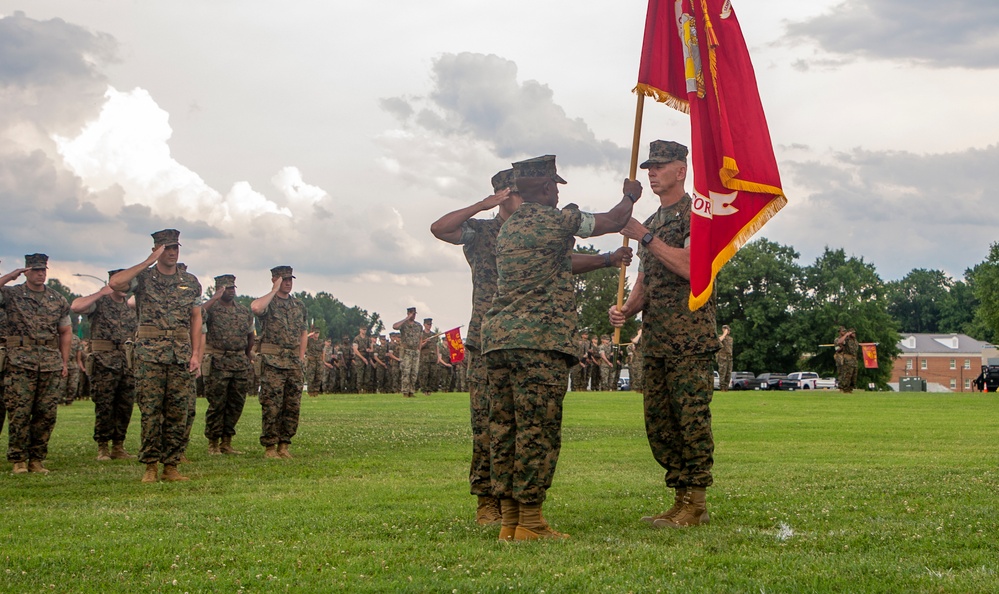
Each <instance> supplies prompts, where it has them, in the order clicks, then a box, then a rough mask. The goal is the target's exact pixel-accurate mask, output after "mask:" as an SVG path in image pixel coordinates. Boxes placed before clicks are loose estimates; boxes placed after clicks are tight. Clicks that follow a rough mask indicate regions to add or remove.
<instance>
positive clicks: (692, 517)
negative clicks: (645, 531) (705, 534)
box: [652, 487, 711, 528]
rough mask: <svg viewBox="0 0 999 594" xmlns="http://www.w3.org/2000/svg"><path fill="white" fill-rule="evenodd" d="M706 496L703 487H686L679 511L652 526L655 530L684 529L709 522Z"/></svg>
mask: <svg viewBox="0 0 999 594" xmlns="http://www.w3.org/2000/svg"><path fill="white" fill-rule="evenodd" d="M706 496H707V491H706V490H705V489H704V487H688V488H687V494H686V495H685V496H684V498H683V506H682V507H680V511H678V512H676V515H674V516H673V517H672V518H666V519H663V520H656V521H655V522H654V523H653V524H652V525H653V526H655V527H656V528H686V527H687V526H700V525H701V524H707V523H708V522H710V521H711V516H709V515H708V504H707V502H706V501H705V498H706Z"/></svg>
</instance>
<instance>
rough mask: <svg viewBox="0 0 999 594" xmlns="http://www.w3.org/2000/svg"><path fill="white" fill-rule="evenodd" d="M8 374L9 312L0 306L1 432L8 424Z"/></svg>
mask: <svg viewBox="0 0 999 594" xmlns="http://www.w3.org/2000/svg"><path fill="white" fill-rule="evenodd" d="M6 372H7V310H5V309H4V308H3V306H0V432H3V426H4V423H6V422H7V405H6V404H4V401H3V385H4V377H5V376H6Z"/></svg>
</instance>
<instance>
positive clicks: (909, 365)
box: [905, 359, 912, 371]
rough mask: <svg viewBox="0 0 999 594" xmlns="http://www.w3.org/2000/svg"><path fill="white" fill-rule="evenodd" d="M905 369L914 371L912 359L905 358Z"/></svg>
mask: <svg viewBox="0 0 999 594" xmlns="http://www.w3.org/2000/svg"><path fill="white" fill-rule="evenodd" d="M905 369H906V371H912V359H906V360H905Z"/></svg>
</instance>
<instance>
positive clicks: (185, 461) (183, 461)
mask: <svg viewBox="0 0 999 594" xmlns="http://www.w3.org/2000/svg"><path fill="white" fill-rule="evenodd" d="M190 463H191V461H190V460H188V459H187V454H186V453H181V455H180V460H177V464H190Z"/></svg>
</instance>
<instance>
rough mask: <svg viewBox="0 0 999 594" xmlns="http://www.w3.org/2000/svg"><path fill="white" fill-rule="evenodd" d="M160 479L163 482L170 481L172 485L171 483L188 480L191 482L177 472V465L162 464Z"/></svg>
mask: <svg viewBox="0 0 999 594" xmlns="http://www.w3.org/2000/svg"><path fill="white" fill-rule="evenodd" d="M162 478H163V480H165V481H170V482H172V483H173V482H178V481H189V480H191V479H189V478H187V477H186V476H184V475H182V474H180V472H178V471H177V465H176V464H164V465H163V477H162Z"/></svg>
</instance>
